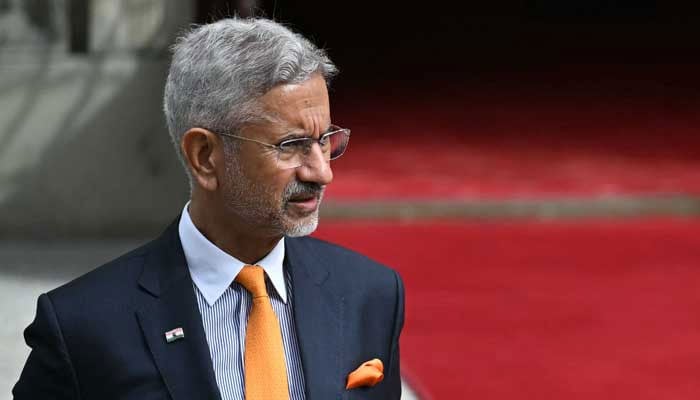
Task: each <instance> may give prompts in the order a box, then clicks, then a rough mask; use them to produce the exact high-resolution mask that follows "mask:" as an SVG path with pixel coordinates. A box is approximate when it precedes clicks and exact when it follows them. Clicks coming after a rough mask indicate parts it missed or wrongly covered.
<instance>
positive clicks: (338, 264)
mask: <svg viewBox="0 0 700 400" xmlns="http://www.w3.org/2000/svg"><path fill="white" fill-rule="evenodd" d="M287 247H288V248H289V250H290V253H291V254H292V255H293V256H295V258H303V259H305V260H307V261H313V262H308V263H307V264H308V265H310V266H313V267H312V268H321V269H325V270H327V271H328V272H329V273H330V274H331V275H332V276H334V277H335V278H336V279H339V281H340V282H343V285H349V286H356V285H359V286H363V287H374V288H387V287H395V286H396V285H397V284H398V285H401V282H400V280H401V278H400V276H399V274H398V273H397V272H396V271H395V270H393V269H392V268H390V267H388V266H386V265H384V264H382V263H380V262H378V261H375V260H373V259H371V258H369V257H367V256H365V255H363V254H361V253H358V252H356V251H354V250H351V249H348V248H346V247H343V246H340V245H337V244H334V243H330V242H327V241H324V240H321V239H317V238H313V237H309V236H306V237H301V238H287Z"/></svg>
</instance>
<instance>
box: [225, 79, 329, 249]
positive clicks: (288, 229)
mask: <svg viewBox="0 0 700 400" xmlns="http://www.w3.org/2000/svg"><path fill="white" fill-rule="evenodd" d="M261 103H262V105H263V109H264V110H265V112H266V115H267V116H269V117H271V118H270V121H265V122H260V123H255V124H249V125H248V126H246V127H244V128H243V129H242V131H241V132H239V134H240V135H241V136H244V137H246V138H250V139H255V140H258V141H261V142H265V143H270V144H275V145H276V144H279V143H280V142H281V141H283V140H286V139H290V138H295V137H313V138H315V139H318V138H319V137H320V136H321V135H322V134H323V133H325V132H326V131H327V130H328V127H329V125H330V123H331V119H330V108H329V105H328V90H327V88H326V83H325V80H324V79H323V77H322V76H321V75H320V74H314V75H313V76H312V77H311V78H310V79H308V80H307V81H305V82H303V83H301V84H287V85H279V86H276V87H275V88H273V89H272V90H270V91H269V92H267V93H266V94H265V95H264V96H263V97H262V99H261ZM226 140H230V139H224V141H226ZM233 140H235V139H233ZM236 147H237V149H236V150H235V151H232V146H230V143H226V151H225V154H226V175H225V177H224V179H223V183H222V190H223V195H224V200H225V202H226V206H227V208H228V209H229V211H230V212H232V213H235V214H236V215H237V216H238V217H239V218H241V219H243V220H244V221H246V222H247V224H248V225H250V226H255V227H256V229H259V230H260V232H264V233H267V234H275V235H276V234H285V235H288V236H304V235H308V234H310V233H311V232H313V231H314V230H315V229H316V226H317V224H318V208H319V205H320V203H321V198H322V196H323V191H324V189H325V186H326V185H327V184H329V183H330V182H331V181H332V180H333V173H332V171H331V167H330V163H329V162H328V161H326V160H325V159H324V157H323V154H322V152H321V149H320V147H319V146H318V145H317V144H314V145H313V146H312V151H311V152H310V153H309V154H308V156H306V158H305V161H304V163H303V165H301V166H299V167H296V168H286V169H284V168H280V166H279V165H278V162H277V152H276V150H275V149H271V148H268V147H265V146H262V145H260V144H259V143H253V142H249V141H241V140H238V141H237V143H236Z"/></svg>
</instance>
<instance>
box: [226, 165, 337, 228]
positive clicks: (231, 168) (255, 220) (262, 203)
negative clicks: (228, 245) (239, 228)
mask: <svg viewBox="0 0 700 400" xmlns="http://www.w3.org/2000/svg"><path fill="white" fill-rule="evenodd" d="M226 158H227V160H226V175H227V176H228V177H229V179H228V181H227V182H226V188H225V189H226V193H225V199H226V203H227V204H228V205H229V207H230V208H231V209H232V210H234V211H235V212H236V213H237V214H238V215H240V216H241V217H242V218H243V219H244V220H245V221H246V222H247V223H249V224H251V225H255V224H265V225H268V226H270V227H271V228H272V229H273V230H276V231H278V232H279V233H281V234H283V235H286V236H289V237H301V236H307V235H310V234H311V233H313V232H314V231H315V230H316V228H317V227H318V219H319V218H318V208H317V209H316V210H315V211H314V212H313V213H312V214H310V215H308V216H307V217H305V218H303V219H300V220H297V221H290V220H289V219H286V218H284V214H285V212H286V210H285V209H286V207H285V206H286V204H287V201H288V200H289V199H290V198H291V197H292V196H293V195H295V194H299V193H318V198H319V202H318V203H319V205H320V204H321V200H322V198H323V188H322V187H321V186H320V185H317V184H312V183H305V182H298V181H294V182H292V183H290V184H289V185H287V187H286V188H285V191H284V194H283V195H282V201H281V203H280V204H269V202H270V199H273V198H274V194H273V193H271V191H270V190H269V188H268V187H266V186H263V185H260V184H259V183H257V182H254V181H251V180H249V179H248V178H247V177H246V176H245V175H244V174H243V173H242V171H241V168H240V166H239V165H238V162H237V161H238V160H237V159H236V157H235V156H233V157H226Z"/></svg>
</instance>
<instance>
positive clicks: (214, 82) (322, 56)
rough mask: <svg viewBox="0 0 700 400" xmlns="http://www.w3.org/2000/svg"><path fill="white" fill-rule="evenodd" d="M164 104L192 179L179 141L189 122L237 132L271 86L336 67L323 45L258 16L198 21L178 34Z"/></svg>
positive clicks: (331, 72)
mask: <svg viewBox="0 0 700 400" xmlns="http://www.w3.org/2000/svg"><path fill="white" fill-rule="evenodd" d="M172 50H173V58H172V63H171V65H170V71H169V73H168V79H167V82H166V84H165V93H164V95H163V110H164V112H165V117H166V120H167V123H168V130H169V132H170V138H171V139H172V141H173V144H174V145H175V148H176V151H177V154H178V156H179V157H180V161H181V162H182V164H183V166H184V167H185V172H186V173H187V176H188V178H189V179H190V186H191V185H192V177H191V175H190V171H189V168H188V166H187V161H186V160H185V157H184V155H183V154H182V151H181V149H180V141H181V140H182V137H183V136H184V134H185V132H187V131H188V130H189V129H190V128H194V127H200V128H205V129H209V130H212V131H215V132H236V131H238V130H240V128H241V126H242V125H243V124H245V123H247V122H251V121H254V120H256V119H258V118H261V117H262V115H261V111H260V107H259V104H258V101H259V98H260V97H261V96H263V95H264V94H265V93H267V92H268V91H269V90H270V89H272V88H273V87H274V86H277V85H279V84H286V83H292V84H293V83H301V82H304V81H306V80H307V79H309V78H310V77H311V75H312V74H314V73H317V72H318V73H321V74H322V76H323V77H324V78H325V79H326V82H328V81H330V79H331V78H332V77H333V76H334V75H335V74H336V73H337V69H336V67H335V65H333V63H332V62H331V60H330V59H329V58H328V56H327V55H326V53H325V51H324V50H322V49H319V48H318V47H316V46H314V45H313V44H312V43H311V42H310V41H308V40H307V39H306V38H304V37H303V36H301V35H300V34H297V33H294V32H292V31H291V30H289V29H288V28H287V27H285V26H283V25H281V24H279V23H276V22H274V21H271V20H267V19H262V18H259V19H257V18H251V19H241V18H229V19H223V20H220V21H217V22H215V23H212V24H208V25H201V26H196V27H194V28H193V29H191V30H190V31H188V32H187V33H185V34H184V35H183V36H181V37H180V38H178V39H177V41H176V43H175V45H174V46H173V47H172Z"/></svg>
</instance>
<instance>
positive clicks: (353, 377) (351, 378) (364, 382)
mask: <svg viewBox="0 0 700 400" xmlns="http://www.w3.org/2000/svg"><path fill="white" fill-rule="evenodd" d="M382 379H384V364H382V360H380V359H378V358H375V359H373V360H369V361H367V362H364V363H362V365H360V366H359V367H358V368H357V369H356V370H354V371H352V372H351V373H350V375H348V385H347V386H345V389H355V388H357V387H360V386H374V385H376V384H377V383H379V382H381V381H382Z"/></svg>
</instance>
